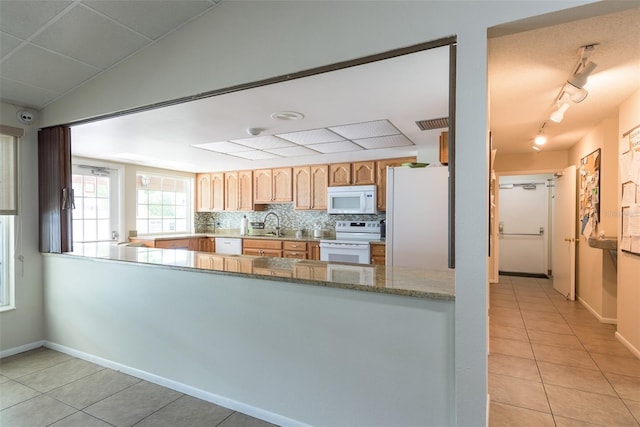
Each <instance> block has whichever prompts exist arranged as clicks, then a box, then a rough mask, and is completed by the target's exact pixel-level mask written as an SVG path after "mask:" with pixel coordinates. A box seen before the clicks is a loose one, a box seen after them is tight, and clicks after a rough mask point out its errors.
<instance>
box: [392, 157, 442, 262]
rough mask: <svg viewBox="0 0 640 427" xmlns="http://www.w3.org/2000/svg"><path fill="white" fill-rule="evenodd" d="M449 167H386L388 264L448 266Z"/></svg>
mask: <svg viewBox="0 0 640 427" xmlns="http://www.w3.org/2000/svg"><path fill="white" fill-rule="evenodd" d="M448 189H449V169H448V168H447V167H446V166H432V167H425V168H410V167H393V168H388V169H387V216H386V265H387V266H393V267H397V266H403V267H421V268H428V269H438V270H441V269H447V268H448V265H449V262H448V261H449V219H448V217H449V215H448V212H449V190H448Z"/></svg>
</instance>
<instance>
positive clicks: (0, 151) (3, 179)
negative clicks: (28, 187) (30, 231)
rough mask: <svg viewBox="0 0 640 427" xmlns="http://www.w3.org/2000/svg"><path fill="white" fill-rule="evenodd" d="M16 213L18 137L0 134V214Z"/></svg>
mask: <svg viewBox="0 0 640 427" xmlns="http://www.w3.org/2000/svg"><path fill="white" fill-rule="evenodd" d="M17 214H18V138H17V137H15V136H10V135H4V134H0V215H17Z"/></svg>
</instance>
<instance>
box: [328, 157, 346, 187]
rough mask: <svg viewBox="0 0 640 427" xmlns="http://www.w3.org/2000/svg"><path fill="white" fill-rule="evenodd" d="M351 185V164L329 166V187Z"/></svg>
mask: <svg viewBox="0 0 640 427" xmlns="http://www.w3.org/2000/svg"><path fill="white" fill-rule="evenodd" d="M340 185H351V163H332V164H330V165H329V187H336V186H340Z"/></svg>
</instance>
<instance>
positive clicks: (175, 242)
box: [155, 238, 197, 250]
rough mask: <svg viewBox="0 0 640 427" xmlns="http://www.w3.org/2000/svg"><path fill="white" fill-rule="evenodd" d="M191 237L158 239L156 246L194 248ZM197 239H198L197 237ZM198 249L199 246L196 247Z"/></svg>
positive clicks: (163, 247)
mask: <svg viewBox="0 0 640 427" xmlns="http://www.w3.org/2000/svg"><path fill="white" fill-rule="evenodd" d="M192 240H193V239H191V238H187V239H170V240H156V246H155V247H156V248H160V249H191V250H193V249H192V247H193V243H192ZM196 240H197V239H196ZM196 250H197V248H196Z"/></svg>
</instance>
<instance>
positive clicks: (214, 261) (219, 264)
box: [196, 254, 224, 271]
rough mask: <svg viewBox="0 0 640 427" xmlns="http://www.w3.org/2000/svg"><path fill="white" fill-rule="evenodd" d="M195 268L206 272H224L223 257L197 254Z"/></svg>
mask: <svg viewBox="0 0 640 427" xmlns="http://www.w3.org/2000/svg"><path fill="white" fill-rule="evenodd" d="M196 267H197V268H203V269H206V270H219V271H224V256H222V255H213V254H211V255H210V254H197V255H196Z"/></svg>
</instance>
